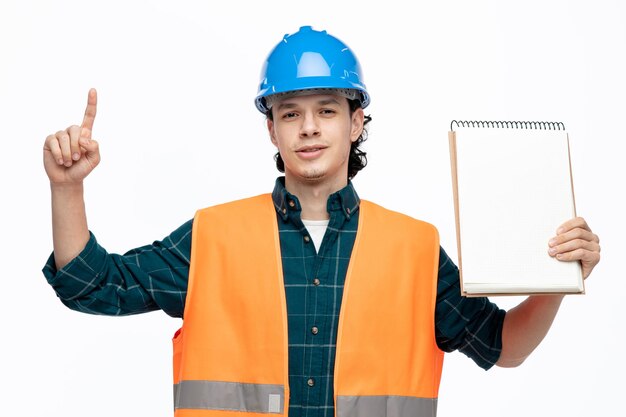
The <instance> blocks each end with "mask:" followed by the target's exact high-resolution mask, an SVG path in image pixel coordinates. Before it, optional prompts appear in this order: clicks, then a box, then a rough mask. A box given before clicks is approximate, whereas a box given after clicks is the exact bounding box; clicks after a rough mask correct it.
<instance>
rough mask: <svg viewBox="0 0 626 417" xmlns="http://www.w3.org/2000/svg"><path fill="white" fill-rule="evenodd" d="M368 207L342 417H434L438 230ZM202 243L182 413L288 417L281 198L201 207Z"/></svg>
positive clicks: (186, 336)
mask: <svg viewBox="0 0 626 417" xmlns="http://www.w3.org/2000/svg"><path fill="white" fill-rule="evenodd" d="M359 210H360V211H359V225H358V231H357V236H356V240H355V244H354V248H353V250H352V255H351V259H350V263H349V267H348V271H347V275H346V280H345V284H344V291H343V298H342V301H341V311H340V316H339V327H338V333H337V348H336V356H335V369H334V376H333V382H334V389H335V391H334V398H335V415H336V417H369V416H372V417H374V416H375V417H385V416H386V417H405V416H411V417H432V416H435V415H436V406H437V393H438V389H439V382H440V378H441V369H442V364H443V352H441V351H440V350H439V348H438V347H437V344H436V341H435V334H434V311H435V302H436V289H437V288H436V284H437V272H438V255H439V239H438V235H437V231H436V229H435V228H434V227H433V226H431V225H429V224H426V223H423V222H420V221H417V220H415V219H412V218H410V217H408V216H404V215H402V214H399V213H395V212H391V211H389V210H386V209H383V208H382V207H379V206H377V205H375V204H373V203H370V202H367V201H362V202H361V206H360V209H359ZM192 239H193V241H192V254H191V264H190V271H189V285H188V291H187V300H186V304H185V314H184V322H183V327H182V329H181V330H180V331H179V332H178V333H177V334H176V336H175V337H174V340H173V342H174V384H175V415H176V416H177V417H204V416H220V417H231V416H232V417H235V416H242V414H241V413H242V412H244V413H246V414H245V416H246V417H257V416H258V417H260V416H267V414H268V413H269V414H281V415H285V416H286V415H287V413H288V410H289V384H288V363H287V361H288V344H287V307H286V300H285V289H284V281H283V277H282V259H281V255H280V242H279V237H278V224H277V217H276V211H275V208H274V205H273V202H272V199H271V196H270V195H269V194H267V195H262V196H258V197H253V198H250V199H245V200H240V201H236V202H232V203H227V204H225V205H221V206H215V207H210V208H207V209H203V210H200V211H198V213H197V214H196V217H195V219H194V225H193V234H192Z"/></svg>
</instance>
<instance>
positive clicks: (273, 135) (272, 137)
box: [267, 119, 278, 147]
mask: <svg viewBox="0 0 626 417" xmlns="http://www.w3.org/2000/svg"><path fill="white" fill-rule="evenodd" d="M267 132H268V133H269V135H270V140H271V141H272V143H273V144H274V146H276V147H278V142H276V132H275V131H274V122H273V121H272V120H270V119H267Z"/></svg>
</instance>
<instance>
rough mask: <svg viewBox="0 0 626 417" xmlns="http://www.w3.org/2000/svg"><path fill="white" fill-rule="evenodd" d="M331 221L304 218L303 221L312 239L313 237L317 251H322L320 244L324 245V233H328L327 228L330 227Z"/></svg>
mask: <svg viewBox="0 0 626 417" xmlns="http://www.w3.org/2000/svg"><path fill="white" fill-rule="evenodd" d="M329 221H330V220H304V219H302V223H304V226H305V227H306V230H308V231H309V235H311V239H313V244H314V245H315V250H316V251H317V252H319V251H320V246H322V240H323V239H324V234H325V233H326V229H327V228H328V222H329Z"/></svg>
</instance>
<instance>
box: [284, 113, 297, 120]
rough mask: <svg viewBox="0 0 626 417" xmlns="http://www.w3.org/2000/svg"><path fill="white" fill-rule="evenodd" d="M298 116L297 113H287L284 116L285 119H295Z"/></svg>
mask: <svg viewBox="0 0 626 417" xmlns="http://www.w3.org/2000/svg"><path fill="white" fill-rule="evenodd" d="M296 116H297V114H296V113H295V112H289V113H285V114H283V119H291V118H293V117H296Z"/></svg>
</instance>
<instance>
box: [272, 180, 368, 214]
mask: <svg viewBox="0 0 626 417" xmlns="http://www.w3.org/2000/svg"><path fill="white" fill-rule="evenodd" d="M272 200H273V201H274V206H275V207H276V211H277V212H278V214H279V215H280V216H281V217H282V219H283V220H285V221H286V220H287V219H288V218H289V213H290V212H292V211H301V210H302V206H301V205H300V201H299V200H298V197H296V196H295V195H293V194H291V193H290V192H289V191H287V189H286V188H285V177H278V178H277V179H276V184H275V185H274V191H272ZM360 201H361V200H360V198H359V196H358V194H357V193H356V190H355V189H354V186H353V185H352V182H351V181H348V185H346V186H345V187H343V188H342V189H341V190H339V191H337V192H335V193H333V194H331V195H330V196H328V201H327V203H326V210H328V212H329V213H330V212H331V211H341V212H342V213H343V214H344V216H345V217H346V219H350V217H351V216H353V215H354V214H355V213H356V212H357V210H358V209H359V203H360Z"/></svg>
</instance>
